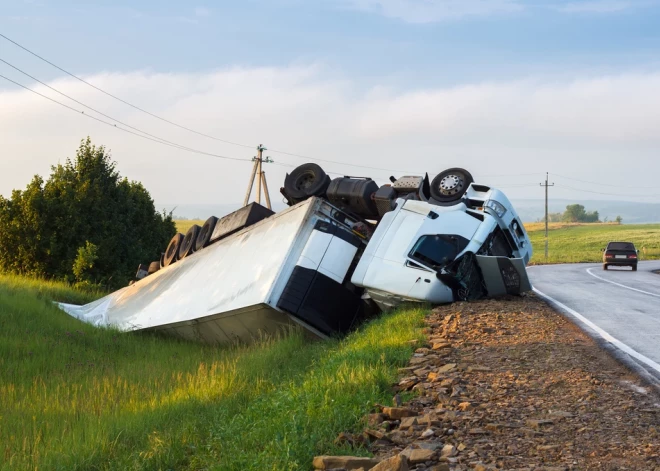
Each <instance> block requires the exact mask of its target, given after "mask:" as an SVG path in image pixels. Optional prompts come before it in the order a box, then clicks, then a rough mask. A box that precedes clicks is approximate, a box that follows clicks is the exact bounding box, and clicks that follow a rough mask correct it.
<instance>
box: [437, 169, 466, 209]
mask: <svg viewBox="0 0 660 471" xmlns="http://www.w3.org/2000/svg"><path fill="white" fill-rule="evenodd" d="M473 181H474V179H473V178H472V175H470V172H468V171H467V170H465V169H462V168H450V169H447V170H445V171H444V172H440V173H439V174H438V175H436V177H435V178H434V179H433V181H432V182H431V198H432V199H433V200H435V202H437V203H440V204H446V203H452V204H453V203H456V202H457V201H459V200H460V199H461V198H462V197H463V195H464V194H465V192H466V191H467V189H468V187H469V186H470V184H471V183H472V182H473Z"/></svg>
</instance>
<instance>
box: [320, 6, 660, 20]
mask: <svg viewBox="0 0 660 471" xmlns="http://www.w3.org/2000/svg"><path fill="white" fill-rule="evenodd" d="M328 1H330V2H331V3H333V4H335V5H336V6H338V7H340V8H346V9H353V10H358V11H363V12H368V13H373V14H378V15H382V16H385V17H388V18H397V19H400V20H402V21H405V22H408V23H436V22H442V21H452V20H459V19H465V18H475V17H485V16H494V15H503V14H512V13H520V12H529V11H537V12H542V11H546V12H547V10H554V11H557V12H561V13H567V14H573V13H585V14H588V13H592V14H599V13H615V12H620V11H623V10H628V9H631V8H639V7H648V6H652V5H656V4H657V3H658V2H657V1H656V0H575V1H565V0H561V1H555V2H543V1H538V2H529V1H524V0H328Z"/></svg>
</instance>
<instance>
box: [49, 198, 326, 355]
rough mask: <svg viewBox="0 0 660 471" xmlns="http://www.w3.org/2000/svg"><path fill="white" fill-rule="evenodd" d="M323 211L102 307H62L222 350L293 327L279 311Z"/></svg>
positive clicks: (184, 265) (193, 260) (278, 221)
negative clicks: (214, 344)
mask: <svg viewBox="0 0 660 471" xmlns="http://www.w3.org/2000/svg"><path fill="white" fill-rule="evenodd" d="M323 205H324V203H323V202H322V201H321V200H319V199H317V198H312V199H309V200H306V201H305V202H302V203H300V204H299V205H296V206H294V207H292V208H289V209H287V210H285V211H282V212H280V213H278V214H276V215H273V216H271V217H269V218H267V219H264V220H262V221H260V222H258V223H257V224H255V225H253V226H250V227H248V228H246V229H243V230H241V231H239V232H237V233H236V234H233V235H231V236H229V237H228V238H226V239H223V240H221V241H218V242H217V243H215V244H213V245H211V246H209V247H207V248H205V249H203V250H201V251H199V252H197V253H195V254H193V255H191V256H189V257H186V258H185V259H183V260H180V261H178V262H176V263H174V264H172V265H170V266H169V267H166V268H164V269H162V270H159V271H158V272H156V273H154V274H152V275H150V276H148V277H146V278H144V279H142V280H140V281H138V282H136V283H135V284H133V285H131V286H128V287H126V288H123V289H120V290H118V291H116V292H114V293H111V294H110V295H108V296H106V297H104V298H102V299H100V300H98V301H95V302H93V303H90V304H87V305H85V306H72V305H67V304H61V305H60V307H61V308H62V309H63V310H65V311H66V312H68V313H69V314H71V315H72V316H74V317H77V318H78V319H81V320H85V321H88V322H93V323H95V324H96V325H112V326H116V327H118V328H120V329H121V330H138V329H158V330H167V329H170V330H171V329H177V330H178V331H179V332H180V333H181V336H182V337H184V338H191V337H193V338H194V337H196V336H197V337H199V336H201V337H204V338H205V339H207V337H210V338H215V339H216V341H218V342H224V341H227V340H232V339H234V338H245V337H250V336H256V335H259V332H261V331H263V330H273V329H274V328H276V327H278V326H282V325H287V324H292V323H293V322H297V320H292V319H291V318H290V316H288V315H287V314H285V313H282V312H281V310H279V309H278V308H277V307H276V303H277V300H279V296H280V294H281V292H282V290H283V289H284V285H285V283H286V281H287V280H288V279H289V277H290V275H291V272H292V271H293V268H294V266H295V263H296V261H298V259H299V258H300V254H301V252H302V250H303V248H304V245H305V243H306V242H307V239H308V237H309V235H310V234H311V232H312V230H313V226H314V224H315V221H316V220H318V219H319V217H323V216H322V215H320V214H317V210H318V209H319V208H320V207H322V206H323ZM317 232H318V231H317ZM211 320H212V321H213V322H211ZM195 326H196V327H195ZM200 326H203V327H204V328H203V329H202V330H201V331H200Z"/></svg>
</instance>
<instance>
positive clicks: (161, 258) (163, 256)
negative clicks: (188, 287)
mask: <svg viewBox="0 0 660 471" xmlns="http://www.w3.org/2000/svg"><path fill="white" fill-rule="evenodd" d="M164 266H165V252H161V253H160V268H163V267H164Z"/></svg>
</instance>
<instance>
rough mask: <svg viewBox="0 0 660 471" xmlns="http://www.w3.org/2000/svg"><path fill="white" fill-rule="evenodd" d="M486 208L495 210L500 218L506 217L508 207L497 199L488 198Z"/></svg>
mask: <svg viewBox="0 0 660 471" xmlns="http://www.w3.org/2000/svg"><path fill="white" fill-rule="evenodd" d="M484 208H488V209H491V210H492V211H494V212H495V214H497V215H498V216H499V217H500V218H501V217H504V215H505V214H506V208H505V207H504V206H503V205H502V204H501V203H498V202H497V201H495V200H488V201H486V202H485V203H484Z"/></svg>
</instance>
